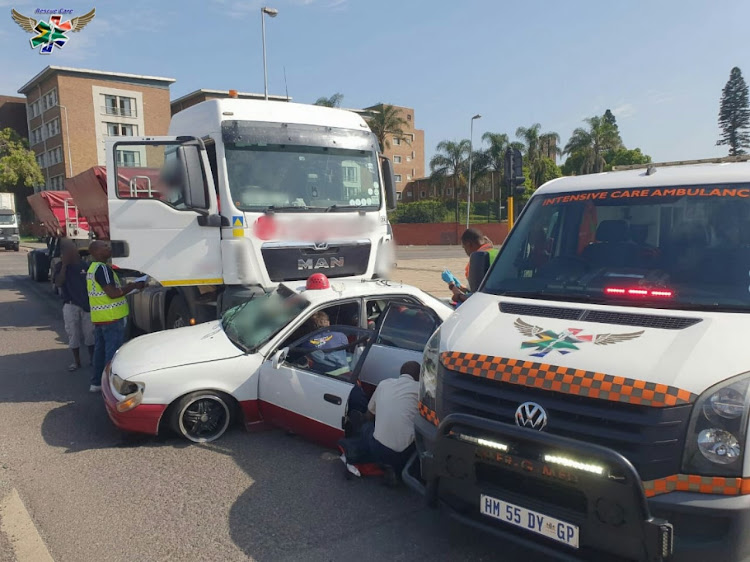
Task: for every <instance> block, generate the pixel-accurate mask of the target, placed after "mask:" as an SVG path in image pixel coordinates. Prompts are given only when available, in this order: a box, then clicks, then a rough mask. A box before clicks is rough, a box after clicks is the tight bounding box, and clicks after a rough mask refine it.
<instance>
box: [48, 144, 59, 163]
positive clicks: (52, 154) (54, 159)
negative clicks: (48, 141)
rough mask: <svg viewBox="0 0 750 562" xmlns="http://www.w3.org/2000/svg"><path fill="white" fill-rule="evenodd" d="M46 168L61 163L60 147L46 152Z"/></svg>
mask: <svg viewBox="0 0 750 562" xmlns="http://www.w3.org/2000/svg"><path fill="white" fill-rule="evenodd" d="M46 161H47V162H46V163H47V166H54V165H55V164H59V163H60V162H62V147H61V146H58V147H57V148H53V149H52V150H49V151H47V159H46Z"/></svg>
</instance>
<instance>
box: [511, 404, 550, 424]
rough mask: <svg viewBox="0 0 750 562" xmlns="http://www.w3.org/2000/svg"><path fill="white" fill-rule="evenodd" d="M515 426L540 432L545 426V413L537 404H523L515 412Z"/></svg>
mask: <svg viewBox="0 0 750 562" xmlns="http://www.w3.org/2000/svg"><path fill="white" fill-rule="evenodd" d="M516 425H517V426H519V427H528V428H530V429H536V430H538V431H542V430H543V429H544V428H545V427H546V426H547V412H545V411H544V408H542V407H541V406H540V405H539V404H536V403H534V402H524V403H523V404H521V405H520V406H519V407H518V409H517V410H516Z"/></svg>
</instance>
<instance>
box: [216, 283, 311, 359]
mask: <svg viewBox="0 0 750 562" xmlns="http://www.w3.org/2000/svg"><path fill="white" fill-rule="evenodd" d="M309 304H310V303H309V302H308V301H307V300H305V299H304V298H302V297H301V296H300V295H298V294H297V293H295V292H293V291H291V290H289V289H288V288H286V287H284V286H283V285H280V286H279V287H278V288H277V289H276V290H274V291H272V292H270V293H265V294H262V295H258V296H256V297H254V298H252V299H250V300H248V301H245V302H244V303H242V304H239V305H237V306H235V307H234V308H230V309H229V310H227V311H226V312H225V313H224V316H223V317H222V321H221V325H222V327H223V328H224V332H225V333H226V335H227V337H228V338H229V339H230V340H231V341H232V343H234V344H235V345H236V346H237V347H239V348H240V349H242V350H244V351H247V352H251V351H254V350H255V349H257V348H258V347H259V346H261V345H263V344H264V343H266V342H267V341H268V340H269V339H271V338H272V337H273V336H274V335H276V334H277V333H278V332H279V330H281V329H282V328H283V327H284V326H286V325H287V324H289V322H291V321H292V320H293V319H294V318H296V317H297V316H298V315H299V314H300V312H302V311H303V310H304V309H305V308H307V307H308V306H309Z"/></svg>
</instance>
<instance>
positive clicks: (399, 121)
mask: <svg viewBox="0 0 750 562" xmlns="http://www.w3.org/2000/svg"><path fill="white" fill-rule="evenodd" d="M368 109H370V110H372V111H373V114H372V116H371V117H368V118H367V124H368V125H369V126H370V130H371V131H372V132H373V133H375V136H376V137H378V141H380V146H381V148H382V149H383V150H387V149H389V148H390V147H391V143H390V141H389V140H388V138H389V137H393V138H394V139H399V140H405V141H406V142H407V143H408V142H409V141H408V139H406V137H405V136H404V127H405V126H406V121H404V119H403V117H401V110H400V109H399V108H397V107H393V106H392V105H388V104H384V103H379V104H377V105H375V106H373V107H370V108H368Z"/></svg>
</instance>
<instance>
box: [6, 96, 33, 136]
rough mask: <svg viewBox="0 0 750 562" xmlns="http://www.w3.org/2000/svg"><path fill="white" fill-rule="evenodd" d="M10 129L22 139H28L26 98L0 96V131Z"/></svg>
mask: <svg viewBox="0 0 750 562" xmlns="http://www.w3.org/2000/svg"><path fill="white" fill-rule="evenodd" d="M6 128H11V129H13V130H14V131H15V132H16V133H18V134H19V135H21V136H22V137H23V138H25V139H27V138H29V127H28V124H27V122H26V98H19V97H17V96H0V130H1V129H6Z"/></svg>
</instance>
